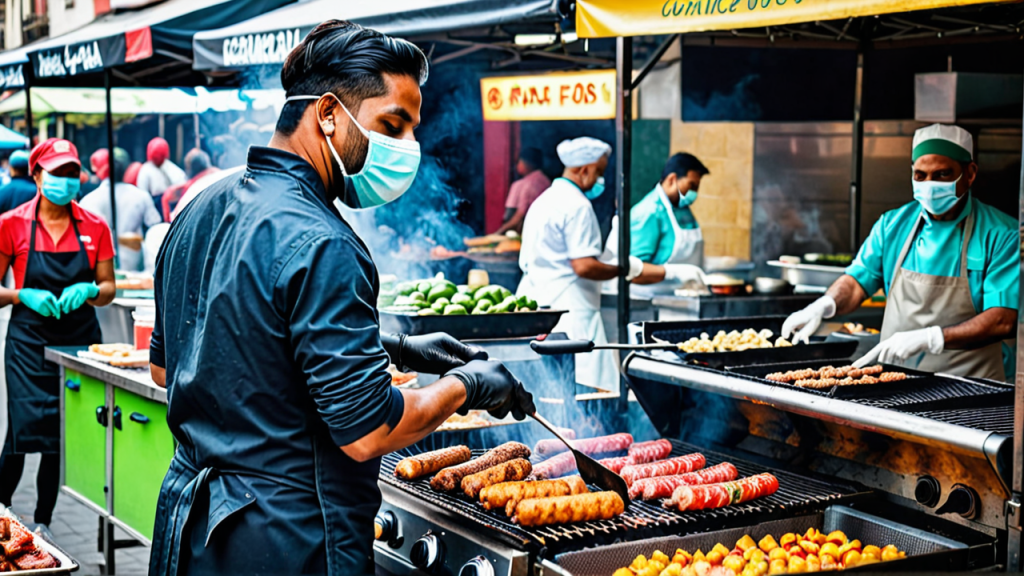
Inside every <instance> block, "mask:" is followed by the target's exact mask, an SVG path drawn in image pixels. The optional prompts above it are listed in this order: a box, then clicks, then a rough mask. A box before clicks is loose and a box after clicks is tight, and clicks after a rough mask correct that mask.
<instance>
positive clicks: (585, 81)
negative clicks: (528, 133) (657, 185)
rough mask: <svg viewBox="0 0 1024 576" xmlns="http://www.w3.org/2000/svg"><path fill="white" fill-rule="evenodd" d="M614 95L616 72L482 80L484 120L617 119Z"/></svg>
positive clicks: (555, 74) (566, 73)
mask: <svg viewBox="0 0 1024 576" xmlns="http://www.w3.org/2000/svg"><path fill="white" fill-rule="evenodd" d="M805 1H806V0H805ZM614 95H615V70H587V71H584V72H555V73H552V74H538V75H533V76H491V77H488V78H481V79H480V96H481V100H483V110H484V120H507V121H509V120H510V121H520V120H604V119H608V118H615V98H614Z"/></svg>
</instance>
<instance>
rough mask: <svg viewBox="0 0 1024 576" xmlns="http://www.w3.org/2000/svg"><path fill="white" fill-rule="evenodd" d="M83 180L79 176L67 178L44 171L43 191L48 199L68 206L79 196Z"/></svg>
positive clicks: (59, 204)
mask: <svg viewBox="0 0 1024 576" xmlns="http://www.w3.org/2000/svg"><path fill="white" fill-rule="evenodd" d="M81 189H82V181H81V180H79V179H78V177H77V176H76V177H74V178H65V177H62V176H54V175H53V174H50V173H49V172H46V171H43V184H42V186H41V191H42V193H43V196H45V197H46V199H47V200H49V201H50V202H53V203H54V204H56V205H58V206H66V205H67V204H68V203H69V202H71V201H72V200H74V199H75V198H76V197H77V196H78V191H79V190H81Z"/></svg>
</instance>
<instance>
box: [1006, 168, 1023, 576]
mask: <svg viewBox="0 0 1024 576" xmlns="http://www.w3.org/2000/svg"><path fill="white" fill-rule="evenodd" d="M1019 194H1020V206H1019V208H1018V214H1019V220H1020V223H1021V227H1020V230H1021V233H1020V240H1021V244H1020V246H1021V247H1022V250H1021V254H1020V256H1021V257H1020V261H1019V263H1018V264H1019V265H1020V267H1021V271H1022V272H1024V167H1022V168H1021V174H1020V190H1019ZM1020 302H1021V303H1024V296H1022V297H1020ZM1016 353H1017V374H1016V377H1015V380H1016V384H1017V385H1016V386H1015V387H1014V390H1015V393H1014V402H1013V405H1014V409H1013V459H1012V462H1013V466H1012V468H1013V479H1012V480H1013V482H1012V487H1013V493H1012V494H1011V495H1010V500H1009V501H1008V502H1007V503H1006V528H1007V531H1006V532H1007V536H1008V538H1007V539H1008V542H1007V546H1006V555H1007V559H1006V571H1007V572H1020V571H1021V568H1022V567H1024V566H1022V562H1021V554H1022V553H1024V550H1022V545H1021V542H1022V538H1021V502H1022V500H1024V497H1022V494H1024V466H1022V465H1021V463H1022V462H1024V323H1022V319H1021V317H1020V316H1018V317H1017V350H1016Z"/></svg>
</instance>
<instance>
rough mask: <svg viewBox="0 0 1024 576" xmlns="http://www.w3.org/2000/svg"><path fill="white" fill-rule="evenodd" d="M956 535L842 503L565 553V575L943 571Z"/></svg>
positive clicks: (964, 555) (962, 562) (955, 557)
mask: <svg viewBox="0 0 1024 576" xmlns="http://www.w3.org/2000/svg"><path fill="white" fill-rule="evenodd" d="M968 552H969V549H968V546H967V545H966V544H963V543H961V542H958V541H956V540H953V539H950V538H947V537H944V536H941V535H938V534H933V533H931V532H927V531H925V530H920V529H917V528H914V527H911V526H907V525H904V524H902V523H900V522H896V521H893V520H888V519H885V518H882V517H880V516H876V515H874V514H869V513H867V512H864V511H860V510H855V509H853V508H849V507H846V506H830V507H828V508H827V509H825V510H824V511H823V512H821V513H816V514H809V515H800V516H797V517H793V518H786V519H779V520H772V521H768V522H764V523H762V524H758V525H755V526H750V527H746V528H736V529H730V530H719V531H714V532H708V533H704V534H691V535H687V536H669V537H664V538H654V539H650V540H645V541H634V542H624V543H618V544H612V545H610V546H605V547H602V548H597V549H590V550H582V551H574V552H567V553H564V554H560V555H558V556H557V557H556V561H557V563H558V565H559V566H560V567H561V568H562V569H564V570H566V571H567V572H569V573H571V574H573V576H762V575H765V574H769V575H771V574H798V573H807V572H836V571H854V572H908V571H920V572H939V571H942V572H945V571H953V570H963V569H965V568H966V567H967V566H968V556H969V554H968Z"/></svg>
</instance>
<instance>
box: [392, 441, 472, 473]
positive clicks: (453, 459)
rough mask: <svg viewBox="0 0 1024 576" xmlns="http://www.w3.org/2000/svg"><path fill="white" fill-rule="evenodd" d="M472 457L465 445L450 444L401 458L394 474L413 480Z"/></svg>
mask: <svg viewBox="0 0 1024 576" xmlns="http://www.w3.org/2000/svg"><path fill="white" fill-rule="evenodd" d="M472 457H473V454H472V452H470V451H469V448H468V447H466V446H452V447H451V448H442V449H440V450H434V451H432V452H424V453H423V454H417V455H415V456H410V457H408V458H403V459H402V461H401V462H399V463H398V466H395V476H397V477H399V478H401V479H402V480H415V479H417V478H421V477H423V476H427V475H428V474H433V473H435V472H437V471H438V470H443V469H445V468H448V467H449V466H455V465H457V464H462V463H463V462H468V461H469V459H470V458H472Z"/></svg>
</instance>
